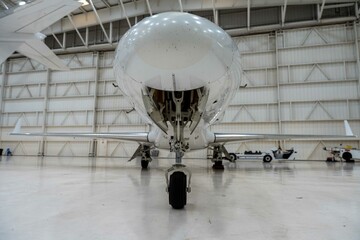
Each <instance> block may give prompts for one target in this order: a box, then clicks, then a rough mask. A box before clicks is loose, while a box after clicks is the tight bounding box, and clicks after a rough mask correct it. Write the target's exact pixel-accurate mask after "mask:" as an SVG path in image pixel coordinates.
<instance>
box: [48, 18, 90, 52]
mask: <svg viewBox="0 0 360 240" xmlns="http://www.w3.org/2000/svg"><path fill="white" fill-rule="evenodd" d="M67 17H68V18H69V20H70V22H71V24H72V25H73V26H74V28H75V31H76V33H77V35H78V36H79V38H80V40H81V42H82V43H83V44H84V46H86V45H87V44H86V42H85V41H84V38H83V37H82V36H81V34H80V32H79V29H78V28H77V27H76V25H75V23H74V21H73V20H72V18H71V16H70V15H67ZM53 36H55V35H54V34H53ZM58 43H59V42H58Z"/></svg>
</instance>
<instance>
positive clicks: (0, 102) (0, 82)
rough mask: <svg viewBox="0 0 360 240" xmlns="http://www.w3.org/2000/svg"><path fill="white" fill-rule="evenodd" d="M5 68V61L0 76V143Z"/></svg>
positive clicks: (5, 77) (0, 138)
mask: <svg viewBox="0 0 360 240" xmlns="http://www.w3.org/2000/svg"><path fill="white" fill-rule="evenodd" d="M6 67H7V61H6V60H5V61H4V63H3V64H2V74H1V78H0V86H1V91H0V141H2V134H3V127H4V126H3V125H4V120H3V116H4V114H3V109H4V106H3V105H4V103H3V99H4V95H5V85H6V81H7V73H6Z"/></svg>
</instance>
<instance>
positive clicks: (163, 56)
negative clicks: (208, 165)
mask: <svg viewBox="0 0 360 240" xmlns="http://www.w3.org/2000/svg"><path fill="white" fill-rule="evenodd" d="M240 66H241V65H240V53H239V50H238V48H237V45H236V44H235V43H234V41H233V40H232V38H231V37H230V36H229V35H228V34H227V33H226V32H225V31H224V30H223V29H221V28H220V27H219V26H217V25H215V24H214V23H212V22H210V21H208V20H207V19H204V18H201V17H199V16H196V15H192V14H189V13H183V12H167V13H160V14H157V15H153V16H151V17H148V18H145V19H143V20H142V21H141V22H139V23H138V24H136V25H135V26H134V27H132V28H131V29H130V30H129V31H128V32H127V33H126V34H125V35H124V36H123V37H122V39H121V40H120V42H119V44H118V46H117V49H116V56H115V60H114V73H115V77H116V80H117V84H118V87H119V88H120V89H121V91H122V92H123V94H124V95H125V96H127V97H128V99H129V101H130V102H131V103H132V105H133V107H134V109H135V110H136V111H137V112H138V113H139V114H140V116H141V117H142V118H143V119H144V121H145V122H146V123H149V124H150V125H151V129H150V131H149V132H120V133H119V132H106V133H95V132H94V133H73V132H72V133H54V132H47V133H22V132H21V130H20V127H21V121H18V123H17V124H16V127H15V129H14V131H13V133H11V134H12V135H20V136H60V137H87V138H107V139H114V140H119V141H133V142H137V143H138V144H139V147H138V148H137V150H136V152H135V153H134V154H133V156H132V158H131V159H134V158H136V157H137V156H140V157H141V166H142V168H147V167H148V164H149V162H150V161H151V157H150V150H151V149H152V148H155V147H156V148H158V149H166V150H169V151H171V152H174V153H175V164H174V165H173V166H172V167H171V168H170V169H168V171H167V172H166V183H167V191H168V193H169V203H170V205H171V206H172V207H173V208H175V209H181V208H183V207H184V206H185V205H186V202H187V193H188V192H190V191H191V188H190V182H191V181H190V179H191V173H190V171H189V169H188V168H186V167H185V165H183V164H182V157H183V155H184V153H185V152H188V151H192V150H198V149H205V148H211V149H212V150H213V158H212V160H213V162H214V166H215V167H218V168H221V167H222V168H223V165H222V159H223V155H224V156H225V157H226V158H230V156H229V153H228V151H227V150H226V148H225V146H224V144H225V143H228V142H236V141H251V140H262V139H296V138H303V139H314V138H317V139H319V138H341V139H344V138H348V139H352V138H354V135H353V134H352V133H351V134H350V132H351V129H350V126H349V125H348V123H347V122H345V128H346V133H347V134H346V135H344V136H337V135H331V136H329V135H296V134H251V133H214V132H212V131H210V128H209V126H210V125H212V124H214V123H216V122H218V121H221V119H222V117H223V116H224V112H225V110H226V108H227V106H228V105H229V103H230V101H231V99H232V98H233V96H234V94H235V92H237V91H238V89H239V87H240V76H241V68H240ZM349 129H350V130H349Z"/></svg>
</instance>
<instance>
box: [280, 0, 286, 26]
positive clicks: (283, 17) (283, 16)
mask: <svg viewBox="0 0 360 240" xmlns="http://www.w3.org/2000/svg"><path fill="white" fill-rule="evenodd" d="M286 7H287V0H284V5H283V6H281V24H282V25H283V26H284V23H285V16H286Z"/></svg>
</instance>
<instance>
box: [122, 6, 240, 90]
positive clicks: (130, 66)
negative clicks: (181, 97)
mask: <svg viewBox="0 0 360 240" xmlns="http://www.w3.org/2000/svg"><path fill="white" fill-rule="evenodd" d="M236 52H237V47H236V46H235V44H234V43H233V41H232V39H231V37H230V36H229V35H228V34H226V33H225V32H224V31H223V30H222V29H221V28H220V27H218V26H217V25H215V24H213V23H212V22H210V21H208V20H206V19H204V18H201V17H198V16H195V15H192V14H188V13H180V12H170V13H162V14H158V15H154V16H152V17H149V18H146V19H144V20H142V21H141V22H139V23H138V24H137V25H135V26H134V27H133V28H132V29H131V30H129V32H127V33H126V35H125V36H124V37H123V38H122V39H121V41H120V43H119V46H118V49H117V56H116V58H117V62H118V63H119V67H120V68H121V70H120V71H124V73H125V74H127V75H128V76H129V77H131V78H132V79H134V80H136V81H139V82H141V83H142V84H145V85H147V86H149V87H153V88H157V89H164V90H169V91H181V90H189V89H194V88H198V87H201V86H204V84H207V83H210V82H213V81H217V80H218V79H220V78H221V77H223V75H224V74H226V72H227V71H228V69H229V68H230V66H231V64H232V62H233V57H234V54H235V53H236ZM115 68H116V66H115ZM174 79H175V81H176V84H173V81H174ZM174 85H176V87H175V86H174ZM174 88H176V89H174Z"/></svg>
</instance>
